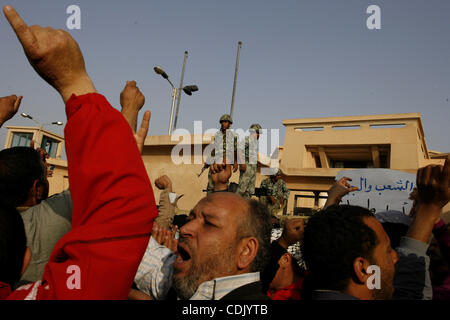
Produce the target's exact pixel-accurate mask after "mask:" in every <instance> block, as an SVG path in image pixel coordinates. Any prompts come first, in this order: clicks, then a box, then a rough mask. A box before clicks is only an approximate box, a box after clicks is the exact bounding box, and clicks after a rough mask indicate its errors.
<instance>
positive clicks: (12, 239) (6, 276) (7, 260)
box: [0, 203, 27, 288]
mask: <svg viewBox="0 0 450 320" xmlns="http://www.w3.org/2000/svg"><path fill="white" fill-rule="evenodd" d="M26 246H27V239H26V235H25V227H24V225H23V221H22V217H21V216H20V214H19V213H18V212H17V210H16V209H15V208H14V207H12V206H10V205H8V204H1V203H0V282H3V283H7V284H9V285H10V286H11V288H12V287H13V285H14V283H16V282H17V281H19V279H20V276H21V271H22V265H23V258H24V255H25V250H26Z"/></svg>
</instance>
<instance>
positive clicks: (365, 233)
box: [301, 205, 377, 291]
mask: <svg viewBox="0 0 450 320" xmlns="http://www.w3.org/2000/svg"><path fill="white" fill-rule="evenodd" d="M366 217H367V218H369V217H374V216H373V214H372V213H371V212H370V211H369V210H367V209H365V208H362V207H358V206H351V205H341V206H336V205H335V206H330V207H328V208H327V209H326V210H323V211H321V212H318V213H316V214H315V215H314V216H312V217H311V218H310V219H309V221H308V224H307V226H306V227H305V234H304V238H303V242H302V245H301V250H302V255H303V258H304V260H305V264H306V269H307V271H308V273H309V276H308V282H309V283H308V287H309V288H310V289H328V290H337V291H342V290H344V289H345V288H346V287H347V286H348V282H349V280H350V278H351V277H352V276H353V261H354V260H355V259H356V258H358V257H363V258H365V259H368V260H369V261H370V262H371V263H372V261H373V257H372V254H373V250H374V248H375V246H376V244H377V237H376V234H375V232H374V231H373V230H372V229H371V228H370V227H369V226H367V225H366V224H365V223H364V221H363V219H364V218H366Z"/></svg>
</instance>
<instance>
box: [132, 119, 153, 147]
mask: <svg viewBox="0 0 450 320" xmlns="http://www.w3.org/2000/svg"><path fill="white" fill-rule="evenodd" d="M150 116H151V113H150V111H145V113H144V117H143V118H142V122H141V126H140V127H139V130H138V131H137V132H136V133H135V135H134V138H135V139H136V144H137V147H138V149H139V152H140V153H141V154H142V151H143V150H144V143H145V138H146V137H147V134H148V128H149V124H150Z"/></svg>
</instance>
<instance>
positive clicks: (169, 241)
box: [152, 222, 178, 252]
mask: <svg viewBox="0 0 450 320" xmlns="http://www.w3.org/2000/svg"><path fill="white" fill-rule="evenodd" d="M177 230H178V227H176V226H175V227H174V228H172V230H168V229H166V228H163V227H161V226H159V225H158V224H157V223H156V222H155V223H153V231H152V237H153V239H155V240H156V242H158V243H159V244H160V245H162V246H166V247H167V248H169V249H170V250H172V251H173V252H177V249H176V248H177V245H178V240H176V239H175V234H176V233H177Z"/></svg>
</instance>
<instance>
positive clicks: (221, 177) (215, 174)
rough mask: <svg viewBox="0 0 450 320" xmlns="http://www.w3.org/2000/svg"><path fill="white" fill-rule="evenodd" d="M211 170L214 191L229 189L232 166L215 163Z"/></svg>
mask: <svg viewBox="0 0 450 320" xmlns="http://www.w3.org/2000/svg"><path fill="white" fill-rule="evenodd" d="M210 170H211V179H212V181H213V183H214V190H215V191H221V190H225V189H226V188H227V187H228V179H230V177H231V166H230V165H229V164H226V163H214V164H212V165H211V168H210Z"/></svg>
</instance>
